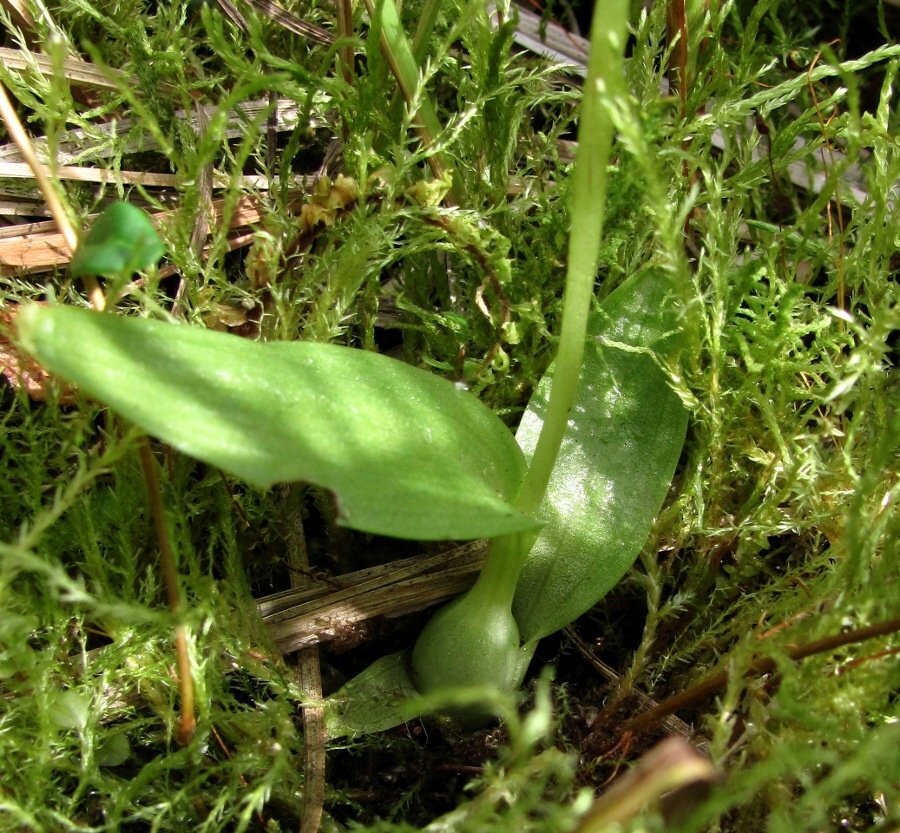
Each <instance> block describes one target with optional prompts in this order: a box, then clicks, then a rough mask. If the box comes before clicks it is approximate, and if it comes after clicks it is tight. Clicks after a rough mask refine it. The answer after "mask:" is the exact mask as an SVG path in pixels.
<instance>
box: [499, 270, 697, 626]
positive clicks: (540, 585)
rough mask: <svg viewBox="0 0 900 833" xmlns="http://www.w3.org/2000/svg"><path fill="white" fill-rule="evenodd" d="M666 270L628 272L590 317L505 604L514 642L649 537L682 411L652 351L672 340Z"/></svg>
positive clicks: (678, 439)
mask: <svg viewBox="0 0 900 833" xmlns="http://www.w3.org/2000/svg"><path fill="white" fill-rule="evenodd" d="M670 296H671V289H670V283H669V280H668V278H667V277H666V276H665V274H664V273H663V272H661V271H659V270H656V269H652V268H651V269H647V270H645V271H644V272H642V273H640V274H638V275H636V276H634V277H633V278H631V279H630V280H628V281H626V282H625V283H624V284H623V285H622V286H621V287H620V288H619V289H617V290H616V291H615V292H614V293H613V294H612V295H610V297H609V298H608V299H607V300H606V302H604V304H603V305H602V308H601V311H600V312H599V313H596V314H595V315H593V316H592V318H591V321H590V323H589V328H588V331H589V335H590V338H589V343H588V345H587V349H586V350H585V355H584V363H583V366H582V371H581V377H580V380H579V386H578V392H577V394H576V398H575V406H574V408H573V411H572V418H571V419H570V421H569V427H568V429H567V431H566V434H565V437H564V439H563V444H562V448H561V449H560V453H559V457H558V458H557V461H556V466H555V468H554V470H553V474H552V476H551V479H550V484H549V487H548V489H547V493H546V496H545V498H544V501H543V504H542V506H541V515H542V517H543V519H544V520H545V521H546V526H545V527H544V528H543V529H542V530H541V533H540V535H539V537H538V539H537V542H536V543H535V545H534V548H533V549H532V550H531V552H530V554H529V556H528V558H527V560H526V562H525V566H524V568H523V570H522V573H521V575H520V577H519V582H518V584H517V586H516V595H515V600H514V602H513V612H514V614H515V617H516V621H517V622H518V624H519V630H520V633H521V636H522V639H523V641H525V642H526V643H527V642H529V641H531V640H536V639H540V638H541V637H543V636H546V635H548V634H550V633H553V632H554V631H557V630H559V629H560V628H562V627H564V626H565V625H567V624H569V623H570V622H572V621H574V620H575V619H576V618H577V617H578V616H580V615H581V614H582V613H584V612H585V611H587V610H588V609H590V608H591V607H593V605H595V604H596V603H597V602H598V601H599V600H600V599H601V598H603V596H604V595H606V593H608V592H609V591H610V590H611V589H612V587H613V586H614V585H615V584H616V583H617V582H618V581H619V580H620V579H621V578H622V576H623V575H624V574H625V572H626V571H627V570H628V568H629V567H630V566H631V565H632V564H633V563H634V560H635V559H636V558H637V556H638V554H639V553H640V550H641V547H642V546H643V545H644V543H645V542H646V540H647V536H648V535H649V533H650V527H651V525H652V523H653V519H654V518H655V517H656V515H657V514H658V513H659V510H660V509H661V508H662V504H663V500H664V499H665V496H666V493H667V491H668V488H669V484H670V482H671V480H672V475H673V474H674V472H675V466H676V464H677V462H678V458H679V455H680V454H681V448H682V446H683V445H684V439H685V433H686V431H687V412H686V410H685V408H684V406H683V405H682V404H681V401H680V400H679V398H678V396H677V395H676V394H675V393H674V392H673V391H672V390H671V389H670V388H669V387H668V385H667V380H666V375H665V373H664V372H663V371H662V370H661V369H660V367H659V365H658V364H657V361H656V358H655V356H654V355H653V354H651V352H650V350H651V349H652V350H653V351H654V353H655V354H656V356H659V355H661V354H662V355H667V356H671V355H673V354H674V353H675V351H676V350H677V349H678V346H679V342H680V338H679V335H678V322H677V316H676V314H675V311H674V307H673V304H672V303H671V300H670ZM550 380H551V373H548V374H547V375H546V376H545V378H544V379H543V380H542V381H541V383H540V385H539V386H538V388H537V390H536V391H535V393H534V395H533V396H532V398H531V402H530V403H529V405H528V409H527V411H526V414H525V416H524V417H523V419H522V423H521V425H520V427H519V431H518V434H517V439H518V441H519V444H520V445H521V446H522V448H523V450H524V451H525V453H526V455H530V454H531V453H532V451H533V449H534V446H535V444H536V443H537V437H538V434H539V432H540V428H541V424H542V415H543V413H544V410H545V408H546V401H547V396H548V394H549V390H550Z"/></svg>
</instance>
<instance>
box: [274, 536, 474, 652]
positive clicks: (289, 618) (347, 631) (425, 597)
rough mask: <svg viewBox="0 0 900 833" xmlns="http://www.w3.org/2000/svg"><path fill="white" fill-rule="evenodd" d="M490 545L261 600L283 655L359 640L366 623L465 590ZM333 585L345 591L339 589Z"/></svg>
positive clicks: (397, 564) (469, 546)
mask: <svg viewBox="0 0 900 833" xmlns="http://www.w3.org/2000/svg"><path fill="white" fill-rule="evenodd" d="M486 548H487V542H486V541H475V542H473V543H470V544H464V545H463V546H461V547H457V548H455V549H453V550H450V551H449V552H446V553H441V554H440V555H432V556H427V557H418V558H409V559H404V560H402V561H395V562H391V563H390V564H385V565H384V566H382V567H375V568H372V569H368V570H361V571H359V572H355V573H348V574H346V575H343V576H339V577H338V578H337V579H330V580H329V581H317V582H314V583H313V584H311V585H309V586H307V587H304V588H296V589H292V590H288V591H285V592H282V593H276V594H274V595H271V596H266V597H265V598H262V599H259V600H257V607H258V609H259V612H260V615H261V616H262V619H263V621H264V622H265V623H266V625H268V627H269V631H270V632H271V634H272V636H273V637H274V639H275V643H276V645H277V646H278V648H279V649H280V650H281V652H282V653H290V652H291V651H296V650H299V649H300V648H303V647H305V646H309V645H316V644H318V643H320V642H329V641H332V640H337V639H345V640H346V639H351V640H353V639H356V638H358V637H359V636H360V635H361V633H363V630H364V629H363V628H362V627H361V626H362V625H363V624H364V623H365V622H366V620H369V619H373V618H374V617H376V616H386V617H394V616H402V615H404V614H406V613H414V612H416V611H418V610H424V609H425V608H426V607H430V606H431V605H433V604H437V603H438V602H442V601H444V600H446V599H449V598H450V597H451V596H455V595H456V594H458V593H462V592H463V591H465V590H467V589H468V588H469V587H471V586H472V584H473V583H474V582H475V578H476V576H477V575H478V571H479V569H480V568H481V564H482V561H483V560H484V552H485V549H486ZM335 584H337V585H338V586H339V587H340V588H341V589H338V590H335Z"/></svg>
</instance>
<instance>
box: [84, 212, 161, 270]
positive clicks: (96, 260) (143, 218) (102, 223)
mask: <svg viewBox="0 0 900 833" xmlns="http://www.w3.org/2000/svg"><path fill="white" fill-rule="evenodd" d="M165 253H166V249H165V246H163V243H162V241H161V240H160V239H159V235H158V234H157V233H156V227H155V226H154V225H153V222H152V221H151V220H150V218H149V217H148V216H147V215H146V214H145V213H144V212H143V211H141V210H140V209H139V208H136V207H135V206H133V205H131V204H130V203H127V202H114V203H113V204H112V205H110V206H109V207H108V208H107V209H106V210H105V211H104V212H103V213H102V214H101V215H100V216H99V217H98V218H97V219H96V220H94V224H93V225H92V226H91V229H90V231H89V232H88V235H87V238H86V239H85V241H84V242H83V243H82V244H81V245H80V246H79V247H78V251H77V252H75V255H74V257H73V258H72V265H71V271H72V274H73V275H74V276H75V277H76V278H77V277H79V276H81V275H103V276H105V277H113V276H117V275H123V274H127V275H131V274H132V273H134V272H139V271H141V270H142V269H147V268H148V267H150V266H152V265H153V264H154V263H156V262H157V261H158V260H159V259H160V258H161V257H162V256H163V255H164V254H165Z"/></svg>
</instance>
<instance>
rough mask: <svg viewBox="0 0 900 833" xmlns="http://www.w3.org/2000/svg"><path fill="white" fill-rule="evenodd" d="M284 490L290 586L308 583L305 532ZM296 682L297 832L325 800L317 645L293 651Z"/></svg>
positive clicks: (314, 832) (311, 827)
mask: <svg viewBox="0 0 900 833" xmlns="http://www.w3.org/2000/svg"><path fill="white" fill-rule="evenodd" d="M285 491H286V494H287V501H286V504H287V505H286V506H285V507H284V510H285V511H284V517H285V519H286V526H287V530H286V534H285V543H286V544H287V556H288V566H289V567H290V571H291V586H292V587H294V588H299V587H302V586H304V585H306V584H307V583H308V581H307V578H306V576H308V575H309V556H308V554H307V550H306V535H305V533H304V531H303V515H302V507H301V506H300V505H299V504H300V501H299V500H298V499H297V497H298V487H297V486H294V487H291V486H285ZM297 682H298V683H299V685H300V690H301V691H302V692H303V694H304V695H305V696H306V697H307V698H308V699H309V700H310V701H311V702H310V703H308V704H306V705H304V706H303V710H302V715H303V745H304V751H305V753H306V754H305V766H304V776H305V778H304V783H303V810H302V813H301V817H300V833H318V830H319V826H320V824H321V823H322V808H323V805H324V803H325V709H324V708H323V707H322V706H321V705H320V703H321V700H322V670H321V667H320V665H319V646H318V645H310V646H308V647H306V648H301V649H300V650H299V651H298V652H297Z"/></svg>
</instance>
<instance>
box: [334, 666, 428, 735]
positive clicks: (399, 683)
mask: <svg viewBox="0 0 900 833" xmlns="http://www.w3.org/2000/svg"><path fill="white" fill-rule="evenodd" d="M418 698H419V692H418V691H416V687H415V686H414V685H413V681H412V677H411V675H410V670H409V651H399V652H398V653H396V654H388V655H387V656H386V657H381V659H377V660H375V662H373V663H372V664H371V665H370V666H368V668H366V669H365V670H364V671H362V672H361V673H359V674H357V675H356V676H355V677H354V678H353V679H352V680H350V682H348V683H347V684H346V685H345V686H344V687H343V688H341V689H340V691H338V692H337V693H336V694H335V695H334V696H333V697H331V698H330V699H329V700H328V701H327V703H326V705H325V730H326V732H327V733H328V737H329V738H337V737H346V736H350V737H353V736H356V735H368V734H372V733H373V732H383V731H385V730H386V729H392V728H393V727H394V726H399V725H400V724H401V723H406V721H408V720H413V719H415V718H416V717H418V716H419V715H420V714H422V711H423V709H422V706H421V704H420V703H419V702H418Z"/></svg>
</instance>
